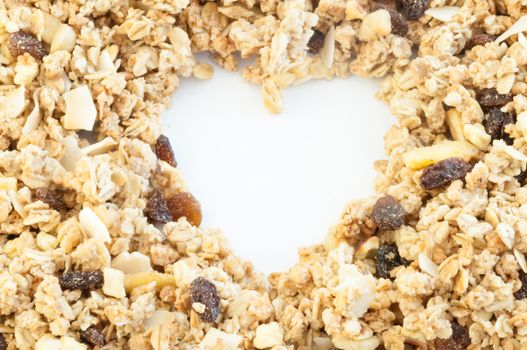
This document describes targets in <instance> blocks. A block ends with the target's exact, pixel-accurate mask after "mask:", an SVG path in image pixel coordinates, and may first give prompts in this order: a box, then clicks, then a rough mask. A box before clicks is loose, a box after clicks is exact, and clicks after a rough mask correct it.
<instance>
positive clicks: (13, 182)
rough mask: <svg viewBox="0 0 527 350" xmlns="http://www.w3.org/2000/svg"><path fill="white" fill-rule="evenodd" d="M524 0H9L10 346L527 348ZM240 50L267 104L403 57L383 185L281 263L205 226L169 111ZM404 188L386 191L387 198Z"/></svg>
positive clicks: (392, 71) (4, 302) (1, 99)
mask: <svg viewBox="0 0 527 350" xmlns="http://www.w3.org/2000/svg"><path fill="white" fill-rule="evenodd" d="M526 16H527V8H526V7H525V4H524V2H522V1H520V0H504V1H501V0H500V1H494V0H488V1H442V0H434V1H428V0H396V1H391V0H388V1H385V0H383V1H375V2H374V1H368V0H346V1H342V0H320V1H304V0H261V1H259V2H256V1H251V0H234V1H225V0H220V1H198V0H174V1H171V0H163V1H152V0H145V1H141V2H137V1H104V0H88V1H59V2H57V1H47V0H42V1H37V2H34V1H12V0H0V105H1V106H2V108H1V109H0V320H1V321H2V326H1V327H0V349H10V350H11V349H22V350H25V349H33V348H34V349H36V350H43V349H87V348H89V347H103V348H105V349H130V350H150V349H152V350H167V349H181V350H190V349H201V350H212V349H214V350H235V349H255V348H256V349H272V350H293V349H299V350H309V349H313V350H329V349H343V350H369V349H372V350H373V349H378V348H383V349H387V350H402V349H406V348H418V349H426V348H428V349H463V348H467V347H468V348H469V349H474V350H475V349H507V350H520V349H524V348H526V347H527V298H526V295H527V291H526V288H527V277H526V276H527V263H526V257H525V254H526V253H527V189H526V188H525V187H524V185H525V183H524V182H525V177H526V176H527V175H526V174H527V142H526V138H527V98H526V97H525V95H526V94H527V85H526V83H525V77H526V76H527V70H526V67H527V40H526V37H525V34H524V32H526V31H527V24H526V23H527V20H526V18H527V17H526ZM204 51H207V52H210V53H211V56H212V58H213V59H214V60H215V61H216V62H217V63H218V64H219V65H220V66H221V67H223V68H225V69H228V70H236V69H237V67H238V57H239V56H240V57H242V58H244V59H253V61H252V63H250V64H249V65H246V66H245V68H244V69H243V76H244V78H246V79H247V80H248V81H249V82H251V83H256V84H261V86H262V95H263V100H264V105H265V106H266V107H267V108H268V109H269V110H270V111H271V112H275V113H277V112H279V111H281V110H282V96H281V90H283V89H284V88H286V87H288V86H290V85H295V84H300V83H302V82H305V81H308V80H310V79H322V78H324V79H326V78H331V77H341V78H343V77H348V76H350V75H352V74H356V75H360V76H368V77H376V78H378V77H384V79H383V81H382V82H381V85H380V91H379V93H378V97H379V98H380V99H381V100H383V101H384V102H386V103H387V104H388V106H389V108H390V110H391V112H392V114H393V115H394V116H395V117H396V119H397V124H396V125H394V126H393V127H391V128H390V130H388V132H387V134H386V136H385V139H384V145H385V150H386V155H387V159H385V160H380V161H377V162H376V163H375V169H376V171H377V173H378V176H377V178H376V180H375V183H374V189H375V191H376V193H377V194H376V195H374V196H372V197H369V198H365V199H362V200H354V201H352V202H350V203H349V204H348V205H347V206H346V207H345V209H344V211H343V213H342V216H341V218H340V220H339V221H338V222H337V224H336V225H335V226H334V227H332V228H331V229H330V231H329V233H328V235H327V236H326V239H325V240H324V241H323V243H320V244H316V245H313V246H310V247H306V248H302V249H300V251H299V254H300V259H299V262H298V263H297V264H296V265H294V266H292V267H291V268H290V269H289V270H288V271H285V272H281V273H273V274H271V275H270V276H269V277H268V280H267V281H266V280H265V279H264V277H263V276H262V275H261V274H259V273H257V272H255V271H254V270H253V267H252V265H251V264H250V263H248V262H245V261H242V260H240V259H239V258H237V257H236V256H235V255H234V254H232V252H231V251H230V250H229V248H228V245H227V243H226V241H225V239H224V237H223V235H222V234H221V233H220V232H219V231H217V230H212V229H204V228H202V227H200V223H201V210H200V206H199V202H198V201H197V200H196V199H195V198H194V197H193V196H192V195H191V194H190V192H189V190H188V189H187V187H186V185H185V183H184V181H183V178H182V176H181V174H180V172H179V170H178V169H177V168H176V165H177V164H176V161H175V157H174V153H173V151H172V149H171V147H170V143H169V140H168V139H166V138H165V137H164V136H162V135H161V128H160V116H161V113H162V112H163V111H164V110H165V109H166V108H167V106H168V105H169V103H170V98H171V96H172V93H173V92H174V91H175V90H176V89H177V88H178V85H179V81H180V79H182V78H187V77H190V76H194V77H196V78H198V79H208V78H211V77H212V75H213V69H212V66H211V65H208V64H206V63H200V62H198V60H197V59H196V58H195V54H196V53H199V52H204ZM379 198H381V199H379Z"/></svg>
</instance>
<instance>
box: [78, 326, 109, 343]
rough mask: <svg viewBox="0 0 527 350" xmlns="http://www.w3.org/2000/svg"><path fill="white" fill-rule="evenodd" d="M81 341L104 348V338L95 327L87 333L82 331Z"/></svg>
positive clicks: (87, 330) (90, 328) (88, 329)
mask: <svg viewBox="0 0 527 350" xmlns="http://www.w3.org/2000/svg"><path fill="white" fill-rule="evenodd" d="M81 340H82V341H83V342H85V343H88V344H91V345H94V346H99V347H102V346H104V336H103V334H102V333H101V331H100V330H99V329H98V328H97V327H95V326H90V327H88V328H87V329H86V330H85V331H81Z"/></svg>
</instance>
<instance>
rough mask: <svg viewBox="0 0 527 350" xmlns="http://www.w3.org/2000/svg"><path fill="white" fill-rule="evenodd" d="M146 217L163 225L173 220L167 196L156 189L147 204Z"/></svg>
mask: <svg viewBox="0 0 527 350" xmlns="http://www.w3.org/2000/svg"><path fill="white" fill-rule="evenodd" d="M146 216H147V217H148V218H149V219H150V220H151V221H152V222H161V223H163V224H164V223H167V222H169V221H171V220H172V215H171V214H170V211H169V210H168V206H167V201H166V199H165V196H164V195H163V193H162V192H161V191H160V190H158V189H154V190H153V191H152V192H151V193H150V197H149V198H148V203H147V204H146Z"/></svg>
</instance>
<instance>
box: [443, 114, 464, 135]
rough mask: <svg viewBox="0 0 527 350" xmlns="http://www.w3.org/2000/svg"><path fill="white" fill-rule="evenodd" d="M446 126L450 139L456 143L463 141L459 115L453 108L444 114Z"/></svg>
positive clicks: (461, 123)
mask: <svg viewBox="0 0 527 350" xmlns="http://www.w3.org/2000/svg"><path fill="white" fill-rule="evenodd" d="M446 124H447V125H448V130H450V134H451V135H452V138H453V139H454V140H456V141H464V140H465V137H464V136H463V122H462V120H461V113H459V111H458V110H457V109H455V108H452V109H449V110H448V111H447V112H446Z"/></svg>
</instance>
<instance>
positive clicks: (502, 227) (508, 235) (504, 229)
mask: <svg viewBox="0 0 527 350" xmlns="http://www.w3.org/2000/svg"><path fill="white" fill-rule="evenodd" d="M496 231H497V232H498V236H499V237H500V240H501V241H502V242H503V244H505V246H506V247H507V248H509V249H512V246H513V245H514V236H515V234H516V232H515V231H514V228H513V227H512V226H511V225H509V224H507V223H504V222H500V223H499V224H498V226H497V227H496Z"/></svg>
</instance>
